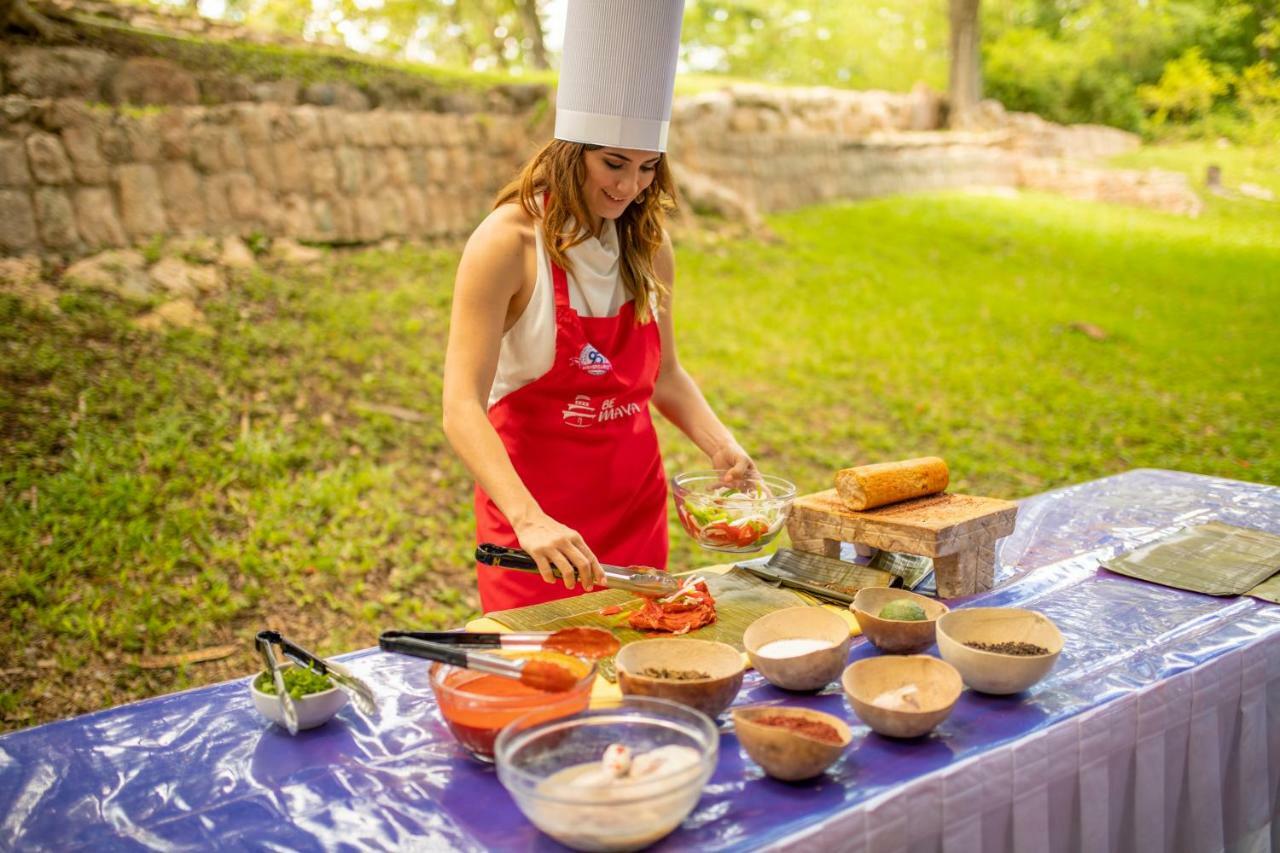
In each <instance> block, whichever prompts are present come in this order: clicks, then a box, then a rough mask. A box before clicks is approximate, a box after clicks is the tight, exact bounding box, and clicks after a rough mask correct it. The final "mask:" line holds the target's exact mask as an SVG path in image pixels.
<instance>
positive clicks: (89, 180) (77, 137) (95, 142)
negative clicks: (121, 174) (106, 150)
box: [62, 122, 110, 184]
mask: <svg viewBox="0 0 1280 853" xmlns="http://www.w3.org/2000/svg"><path fill="white" fill-rule="evenodd" d="M100 137H101V133H100V131H99V129H98V127H97V126H96V125H95V124H93V123H92V122H84V123H82V124H72V125H68V126H67V127H64V128H63V129H62V145H63V147H65V148H66V149H67V154H68V155H69V156H70V158H71V170H72V172H73V173H74V175H75V178H76V180H77V181H79V182H80V183H82V184H105V183H106V182H107V179H108V178H109V177H110V172H109V171H108V169H107V161H106V160H105V159H104V158H103V156H102V147H101V145H100V143H99V139H100Z"/></svg>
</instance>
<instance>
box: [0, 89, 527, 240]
mask: <svg viewBox="0 0 1280 853" xmlns="http://www.w3.org/2000/svg"><path fill="white" fill-rule="evenodd" d="M534 138H535V137H533V136H531V133H530V130H529V129H528V126H527V120H526V119H525V118H523V117H520V116H512V115H493V114H467V115H454V114H440V113H428V112H396V111H384V110H374V111H370V112H354V111H346V110H340V109H337V108H322V107H311V106H301V107H284V106H280V105H276V104H236V105H228V106H219V107H211V108H206V107H199V106H189V107H171V108H168V109H161V110H155V111H146V112H142V113H140V114H139V113H130V112H128V111H120V110H110V109H100V108H92V107H88V106H86V105H84V104H83V103H80V102H78V101H72V100H67V99H62V100H56V101H48V100H29V99H26V98H23V97H20V96H10V97H7V98H4V99H2V100H0V250H3V251H4V252H6V253H13V254H19V253H26V252H35V253H44V254H50V253H52V254H60V255H66V256H77V255H82V254H85V253H89V252H93V251H97V250H100V249H104V248H112V247H119V246H125V245H130V244H140V243H145V242H147V241H148V240H151V239H153V238H155V237H158V236H161V235H175V234H176V235H198V234H213V235H219V234H237V235H240V236H250V235H253V234H263V235H267V236H286V237H292V238H295V239H299V240H309V241H317V242H332V243H349V242H373V241H377V240H380V239H383V238H386V237H407V236H413V237H419V238H432V239H451V238H457V237H461V236H463V235H465V234H466V233H467V232H468V231H469V230H470V229H471V228H472V227H473V226H474V225H475V223H476V222H478V221H479V219H480V218H481V217H482V216H483V215H484V213H485V212H486V211H487V210H488V207H489V203H490V200H491V199H492V196H493V194H494V192H495V191H496V190H497V189H498V187H499V186H500V185H501V183H502V182H504V181H505V180H506V179H507V178H508V177H509V176H510V175H511V174H512V173H513V172H514V170H515V169H516V167H517V166H518V164H519V163H520V162H522V160H523V159H524V158H525V157H527V156H528V154H529V151H530V149H531V146H532V145H533V143H534Z"/></svg>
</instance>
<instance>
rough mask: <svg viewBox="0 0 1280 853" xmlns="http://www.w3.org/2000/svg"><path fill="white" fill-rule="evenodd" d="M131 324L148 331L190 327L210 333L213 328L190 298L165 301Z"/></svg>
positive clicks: (202, 332)
mask: <svg viewBox="0 0 1280 853" xmlns="http://www.w3.org/2000/svg"><path fill="white" fill-rule="evenodd" d="M133 325H134V326H136V327H137V328H139V329H143V330H146V331H149V332H158V331H162V330H163V329H164V328H165V327H172V328H176V329H192V330H193V331H197V332H200V333H201V334H212V333H213V330H212V329H210V328H209V325H208V324H207V323H206V322H205V319H204V313H203V312H201V310H200V309H199V308H197V307H196V304H195V303H194V302H192V301H191V300H190V299H175V300H173V301H172V302H166V303H165V304H163V305H161V306H160V307H159V308H157V309H156V310H154V311H150V312H148V313H146V314H143V315H142V316H141V317H138V318H136V319H135V320H134V321H133Z"/></svg>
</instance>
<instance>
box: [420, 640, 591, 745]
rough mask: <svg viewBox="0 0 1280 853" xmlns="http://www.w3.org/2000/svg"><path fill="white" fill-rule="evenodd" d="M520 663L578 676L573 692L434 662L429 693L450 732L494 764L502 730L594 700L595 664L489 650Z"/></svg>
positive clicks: (567, 657)
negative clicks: (538, 664)
mask: <svg viewBox="0 0 1280 853" xmlns="http://www.w3.org/2000/svg"><path fill="white" fill-rule="evenodd" d="M489 654H497V655H501V656H502V657H507V658H514V659H516V660H543V661H547V662H550V663H557V664H560V665H561V666H563V667H565V668H566V669H568V670H569V671H570V672H572V673H573V674H574V675H575V676H577V679H578V680H577V681H576V682H574V685H573V689H572V690H567V691H565V692H564V693H547V692H546V691H543V690H535V689H533V688H532V687H529V686H527V685H524V684H521V683H520V682H519V681H517V680H515V679H514V678H504V677H503V676H500V675H490V674H488V673H484V672H476V671H474V670H470V669H461V668H459V667H456V666H449V665H447V664H442V663H436V664H432V665H431V689H432V691H433V692H434V693H435V695H436V704H437V705H439V707H440V716H442V717H444V721H445V724H446V725H447V726H448V727H449V731H450V732H452V733H453V736H454V737H455V738H457V740H458V743H459V744H460V745H461V746H462V748H463V749H465V750H466V751H467V752H469V753H470V754H471V755H472V756H474V757H475V758H478V759H479V760H481V761H484V762H489V763H492V762H493V750H494V741H495V740H497V738H498V732H499V731H501V729H502V727H503V726H505V725H506V724H507V723H509V722H511V721H512V720H514V719H516V718H517V717H523V716H525V715H530V716H532V717H534V718H536V719H538V720H552V719H555V718H556V717H567V716H569V715H570V714H576V713H578V712H579V711H585V710H586V708H587V705H588V704H589V703H590V701H591V687H592V684H593V683H594V682H595V678H596V665H595V664H594V663H592V662H591V661H587V660H583V659H582V658H578V657H574V656H572V655H566V654H562V653H560V652H551V651H545V650H544V651H528V652H489Z"/></svg>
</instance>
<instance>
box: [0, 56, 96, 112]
mask: <svg viewBox="0 0 1280 853" xmlns="http://www.w3.org/2000/svg"><path fill="white" fill-rule="evenodd" d="M6 48H8V49H6V50H5V52H4V65H5V72H6V73H5V78H6V80H7V81H8V89H9V91H11V92H14V93H17V94H19V95H26V96H27V97H28V98H82V99H84V100H89V101H94V100H98V98H99V97H100V93H101V91H102V83H103V81H104V80H105V79H106V77H107V75H108V74H109V73H110V70H111V68H112V67H113V66H114V64H115V62H116V60H114V59H112V58H111V56H110V55H108V54H106V53H104V52H102V51H100V50H91V49H89V48H83V47H55V48H40V47H20V48H16V49H14V48H11V47H10V46H8V45H6Z"/></svg>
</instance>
